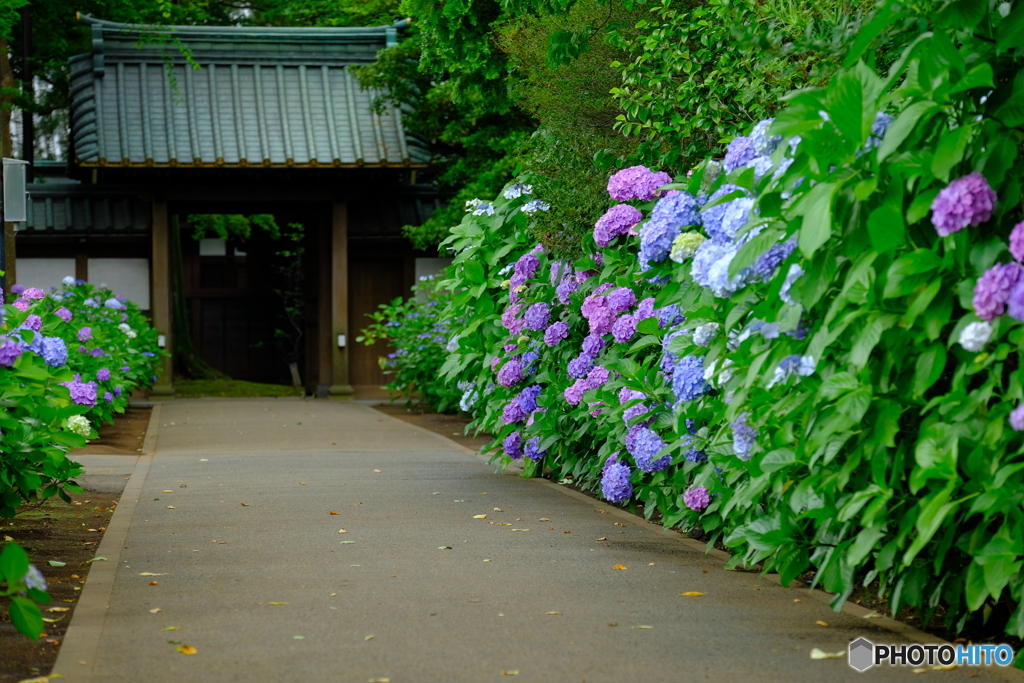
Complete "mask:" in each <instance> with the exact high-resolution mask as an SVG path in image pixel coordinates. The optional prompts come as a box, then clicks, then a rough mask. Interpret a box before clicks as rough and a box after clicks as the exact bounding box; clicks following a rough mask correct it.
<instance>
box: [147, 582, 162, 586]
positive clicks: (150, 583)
mask: <svg viewBox="0 0 1024 683" xmlns="http://www.w3.org/2000/svg"><path fill="white" fill-rule="evenodd" d="M149 585H150V586H159V585H160V582H159V581H150V582H149Z"/></svg>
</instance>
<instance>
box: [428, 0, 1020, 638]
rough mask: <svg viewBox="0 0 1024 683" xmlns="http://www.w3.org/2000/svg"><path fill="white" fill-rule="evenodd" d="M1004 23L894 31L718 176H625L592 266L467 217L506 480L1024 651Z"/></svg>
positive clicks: (965, 9) (493, 214)
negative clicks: (622, 512) (651, 521)
mask: <svg viewBox="0 0 1024 683" xmlns="http://www.w3.org/2000/svg"><path fill="white" fill-rule="evenodd" d="M987 7H988V6H987V5H985V4H980V3H970V2H953V3H950V4H948V5H947V6H946V7H945V8H944V9H943V10H942V11H940V12H937V13H930V14H929V15H927V16H916V15H914V14H913V13H912V10H911V9H905V8H902V9H901V8H900V7H896V6H892V7H887V8H883V9H881V10H879V12H878V13H877V15H876V17H875V19H874V20H873V21H872V22H870V23H869V24H868V27H869V28H870V30H868V28H866V29H865V30H864V31H862V32H861V33H860V34H859V35H858V37H857V38H856V40H855V42H854V44H853V46H852V47H851V49H850V51H849V52H848V54H847V58H846V64H845V65H844V68H843V69H842V70H841V71H840V72H839V73H838V74H837V75H836V77H835V78H834V79H832V81H831V82H830V84H829V85H828V86H827V87H825V88H812V89H807V90H803V91H799V92H797V93H794V94H792V95H791V96H790V97H789V98H788V100H787V106H786V108H785V109H783V110H781V111H780V112H779V115H778V116H777V118H776V119H774V120H767V121H763V122H760V123H759V124H758V125H757V126H755V127H754V128H753V129H752V131H751V132H750V134H749V135H747V136H743V137H741V138H737V139H735V140H733V141H732V142H731V143H730V144H729V145H728V149H727V153H726V155H725V158H724V160H723V161H722V162H716V161H708V162H705V163H704V164H701V165H700V166H699V167H698V168H697V169H695V170H694V172H693V173H692V174H691V175H690V176H689V177H687V178H678V179H675V180H676V182H670V181H671V180H672V179H670V178H667V177H664V176H663V175H662V174H659V173H657V172H655V171H653V170H650V169H646V168H644V167H632V168H628V169H624V170H622V171H619V172H617V173H615V174H614V175H612V177H611V178H610V180H609V183H608V189H609V198H610V199H611V200H613V201H614V202H615V204H614V205H612V206H611V207H610V208H609V211H608V214H607V215H606V216H605V217H604V218H602V219H601V220H599V221H598V222H597V225H596V226H595V230H594V234H593V237H592V238H591V241H589V242H588V243H587V244H585V245H584V251H585V252H586V253H588V254H589V256H587V257H585V258H583V259H580V260H579V261H576V262H575V263H565V262H562V261H559V260H558V258H557V256H556V255H553V254H547V253H545V251H544V250H543V249H542V248H540V247H539V246H537V245H535V244H534V243H533V241H532V240H531V239H529V237H528V234H529V231H528V228H529V225H530V220H531V217H530V213H529V212H526V211H524V207H525V206H526V204H527V202H531V201H541V199H539V198H534V197H532V196H529V195H527V194H522V193H520V194H518V195H515V193H510V192H508V190H506V192H505V193H504V194H503V196H501V197H499V198H497V199H496V200H495V201H493V202H487V205H488V206H489V207H490V210H489V211H487V212H471V213H469V214H467V216H466V218H465V220H464V221H463V223H462V224H461V225H459V226H458V227H456V228H454V229H453V230H452V233H453V234H452V236H451V237H450V238H449V239H448V241H447V242H446V243H445V245H444V248H447V249H450V250H451V251H452V252H453V253H454V254H455V255H456V256H455V263H454V266H453V268H452V270H451V279H450V280H449V281H448V282H446V283H445V287H446V288H447V289H448V290H449V291H450V292H451V293H452V301H451V305H450V306H449V309H448V310H449V311H450V314H451V315H455V314H456V313H457V314H458V316H459V317H460V318H462V317H464V316H465V315H466V312H467V311H468V312H469V315H470V318H469V320H468V322H467V323H465V324H464V325H463V326H462V327H460V330H461V331H460V335H459V341H458V346H457V348H456V349H455V350H454V351H453V353H452V355H450V356H449V357H448V359H447V361H446V362H445V364H444V366H443V368H442V372H443V373H444V375H445V376H446V377H447V378H449V381H450V382H451V383H452V384H455V383H456V382H459V386H460V387H461V388H462V389H463V391H464V393H463V399H462V404H463V407H464V409H468V410H471V412H472V414H473V416H474V418H475V422H474V424H475V425H476V426H477V427H480V428H482V429H485V430H487V431H488V432H490V433H492V434H493V435H494V436H495V442H494V446H495V447H496V448H499V449H501V450H502V452H503V456H502V457H504V458H507V459H516V460H518V459H521V458H524V457H525V458H527V462H528V463H537V464H538V465H537V466H536V467H533V468H532V470H531V468H530V467H528V468H527V469H528V471H544V469H545V468H550V469H551V470H552V471H553V473H554V475H555V476H558V477H572V478H573V479H574V480H575V481H576V482H577V483H578V484H579V485H581V486H584V487H587V488H590V489H593V490H595V491H601V492H602V495H603V496H604V497H605V498H606V499H608V500H609V501H612V502H629V503H630V504H636V503H642V504H643V505H644V512H645V514H647V515H648V516H650V515H652V514H653V513H654V512H655V511H658V512H659V513H660V515H661V518H662V520H663V522H664V523H665V524H667V525H670V526H681V527H684V528H688V529H689V528H697V529H700V530H702V531H703V532H705V533H706V534H708V535H709V536H710V539H711V542H715V541H721V542H724V543H725V544H726V545H727V546H729V547H731V548H732V549H733V551H734V555H733V560H732V562H733V564H745V565H754V564H760V565H761V566H762V567H763V568H764V569H766V570H776V571H778V572H779V573H780V574H781V575H782V579H783V582H784V583H786V584H788V583H789V582H790V581H791V580H792V579H793V578H795V577H796V576H797V575H799V574H801V573H803V572H805V571H808V570H813V571H814V577H815V578H814V583H815V584H818V585H820V586H822V587H823V588H824V589H825V590H828V591H830V592H832V593H834V594H835V601H834V603H833V604H834V606H835V607H836V608H837V609H838V608H839V606H841V604H842V602H843V601H844V600H845V599H846V597H847V596H848V595H849V594H850V593H851V592H852V591H853V589H854V588H855V586H857V585H859V584H864V585H869V584H871V585H874V586H877V587H878V590H879V592H880V594H881V595H883V596H884V597H886V598H887V599H888V600H889V604H890V607H891V609H892V610H893V611H894V612H898V611H899V610H900V608H901V607H902V606H905V605H912V606H914V607H915V608H917V609H918V610H919V612H920V613H921V615H922V618H923V619H924V620H925V621H927V620H929V619H930V617H931V615H932V614H934V613H936V612H937V613H940V614H944V618H945V621H946V623H947V625H948V627H949V628H951V629H952V630H954V631H957V630H961V629H963V628H964V626H965V625H966V624H967V622H968V620H969V619H971V618H972V617H976V618H978V619H982V618H984V619H990V620H991V619H994V620H996V623H998V624H999V625H1000V626H1004V627H1005V630H1006V632H1007V633H1010V634H1014V635H1018V636H1020V635H1024V609H1021V608H1020V603H1021V601H1022V598H1024V595H1022V593H1024V573H1022V571H1021V569H1022V567H1024V540H1022V539H1024V515H1022V514H1021V506H1020V500H1021V497H1022V496H1024V462H1021V456H1022V454H1024V440H1022V439H1024V435H1022V434H1020V433H1019V432H1020V431H1021V430H1022V429H1024V407H1022V406H1024V383H1022V381H1021V380H1022V377H1021V375H1020V370H1019V367H1020V363H1019V359H1018V355H1019V350H1020V348H1021V346H1022V344H1024V327H1022V326H1021V325H1020V324H1019V323H1020V322H1024V277H1022V266H1021V264H1020V261H1021V259H1022V258H1024V213H1022V208H1021V206H1020V196H1021V185H1020V180H1019V178H1021V177H1022V174H1021V171H1022V170H1024V169H1022V168H1021V166H1022V163H1021V161H1020V160H1019V159H1018V156H1019V149H1020V140H1021V138H1022V137H1024V136H1022V132H1024V109H1022V108H1021V107H1020V106H1019V102H1021V101H1024V81H1020V79H1015V78H1014V76H1015V75H1016V73H1017V70H1018V68H1019V65H1018V64H1017V59H1016V57H1015V54H1016V51H1017V50H1018V49H1019V48H1021V47H1024V6H1022V7H1016V8H1012V9H1011V8H1010V6H1009V5H1000V6H999V7H997V8H995V9H992V10H991V11H990V10H988V9H987ZM924 24H927V25H928V28H929V29H930V30H929V32H927V33H921V34H919V35H918V34H914V35H912V36H909V37H908V36H906V35H902V36H899V38H900V43H901V44H905V45H907V46H908V47H907V48H906V50H905V51H904V53H903V54H902V56H901V57H900V58H899V59H897V60H896V61H895V62H894V63H892V64H891V65H888V66H887V67H886V68H887V71H886V72H885V73H884V75H881V74H879V73H878V71H876V69H875V67H874V52H873V50H874V48H875V46H876V45H878V44H883V43H885V42H886V41H887V40H889V39H890V38H892V37H893V36H895V35H897V34H899V33H900V32H907V31H910V32H915V31H920V30H921V26H922V25H924ZM524 180H525V181H527V182H528V181H529V179H524ZM512 195H515V196H512ZM990 623H992V622H990Z"/></svg>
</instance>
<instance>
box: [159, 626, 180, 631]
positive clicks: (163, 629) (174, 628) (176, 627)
mask: <svg viewBox="0 0 1024 683" xmlns="http://www.w3.org/2000/svg"><path fill="white" fill-rule="evenodd" d="M178 628H179V627H178V626H165V627H164V628H162V629H160V630H161V631H177V630H178Z"/></svg>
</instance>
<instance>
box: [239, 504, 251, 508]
mask: <svg viewBox="0 0 1024 683" xmlns="http://www.w3.org/2000/svg"><path fill="white" fill-rule="evenodd" d="M239 505H241V506H242V507H244V508H247V507H249V505H248V503H239Z"/></svg>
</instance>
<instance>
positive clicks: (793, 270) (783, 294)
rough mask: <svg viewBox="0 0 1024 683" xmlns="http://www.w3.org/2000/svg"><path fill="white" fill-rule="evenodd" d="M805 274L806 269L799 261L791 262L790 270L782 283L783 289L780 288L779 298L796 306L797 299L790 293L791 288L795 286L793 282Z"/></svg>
mask: <svg viewBox="0 0 1024 683" xmlns="http://www.w3.org/2000/svg"><path fill="white" fill-rule="evenodd" d="M803 274H804V269H803V268H801V267H800V264H798V263H791V264H790V265H789V272H788V273H786V279H785V281H784V282H783V283H782V289H780V290H779V298H780V299H782V300H783V301H785V302H786V303H787V304H789V305H790V306H795V305H796V301H794V300H793V296H792V295H791V294H790V293H789V290H790V289H792V288H793V283H794V282H796V281H797V279H798V278H799V277H800V276H801V275H803Z"/></svg>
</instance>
